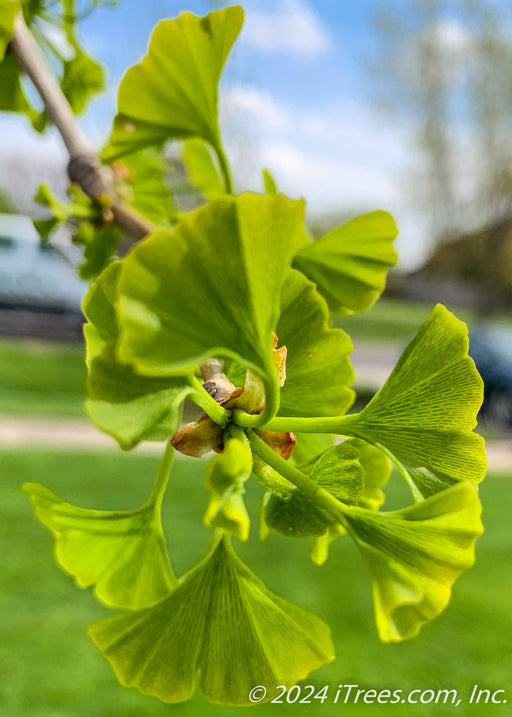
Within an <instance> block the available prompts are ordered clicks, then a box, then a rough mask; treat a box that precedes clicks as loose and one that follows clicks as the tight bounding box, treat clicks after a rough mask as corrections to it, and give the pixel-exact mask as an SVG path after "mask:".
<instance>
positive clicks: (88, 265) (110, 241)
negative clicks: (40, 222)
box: [72, 222, 123, 280]
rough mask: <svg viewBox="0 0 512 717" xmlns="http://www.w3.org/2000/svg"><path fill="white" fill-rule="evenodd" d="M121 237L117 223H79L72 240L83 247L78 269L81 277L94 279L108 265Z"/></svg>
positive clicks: (121, 231)
mask: <svg viewBox="0 0 512 717" xmlns="http://www.w3.org/2000/svg"><path fill="white" fill-rule="evenodd" d="M122 238H123V230H122V228H121V227H120V226H119V225H118V224H106V225H105V226H103V227H102V226H96V225H94V224H90V223H89V222H85V223H83V224H81V225H80V228H79V229H78V230H77V231H76V232H75V234H74V235H73V237H72V241H73V244H77V245H78V246H82V247H83V251H84V258H83V261H82V263H81V264H80V267H79V270H78V272H79V274H80V276H81V277H82V279H87V280H90V279H94V278H95V277H97V276H98V275H99V274H100V273H101V272H102V271H103V269H105V267H106V266H108V264H109V263H110V262H111V261H112V257H113V256H114V252H115V250H116V247H117V245H118V244H119V242H120V241H121V239H122Z"/></svg>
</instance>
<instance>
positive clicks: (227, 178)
mask: <svg viewBox="0 0 512 717" xmlns="http://www.w3.org/2000/svg"><path fill="white" fill-rule="evenodd" d="M212 146H213V149H214V151H215V154H216V155H217V159H218V160H219V167H220V171H221V174H222V178H223V179H224V187H225V189H226V194H233V180H232V178H231V170H230V168H229V162H228V158H227V156H226V153H225V151H224V147H223V146H222V142H221V141H220V140H219V141H218V142H215V143H213V145H212Z"/></svg>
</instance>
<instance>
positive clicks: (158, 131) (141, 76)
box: [104, 5, 243, 159]
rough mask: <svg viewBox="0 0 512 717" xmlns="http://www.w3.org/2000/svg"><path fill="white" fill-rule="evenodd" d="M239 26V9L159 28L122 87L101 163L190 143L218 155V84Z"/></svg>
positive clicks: (187, 18)
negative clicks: (200, 142)
mask: <svg viewBox="0 0 512 717" xmlns="http://www.w3.org/2000/svg"><path fill="white" fill-rule="evenodd" d="M242 23H243V9H242V8H241V7H240V6H238V5H236V6H233V7H228V8H225V9H224V10H217V11H216V12H211V13H209V14H208V15H207V16H206V17H204V18H199V17H197V16H196V15H193V14H191V13H188V12H186V13H183V14H182V15H180V16H179V17H178V18H176V19H174V20H163V21H162V22H160V23H159V24H158V25H157V26H156V28H155V30H154V32H153V35H152V37H151V41H150V43H149V49H148V54H147V55H146V56H145V57H144V58H143V59H142V61H141V62H140V63H139V64H138V65H135V66H134V67H131V68H130V69H129V70H128V72H127V73H126V74H125V76H124V78H123V80H122V81H121V85H120V87H119V96H118V115H117V117H116V119H115V121H114V128H113V131H112V136H111V139H110V144H109V146H108V147H107V148H106V149H105V151H104V156H105V158H106V159H113V158H115V157H117V156H120V155H122V154H125V153H127V152H132V151H135V150H137V149H141V148H142V147H147V146H149V145H161V144H162V143H163V142H165V141H166V140H168V139H186V138H189V137H200V138H201V139H204V140H206V141H207V142H209V143H210V144H211V145H212V146H213V147H214V148H216V149H218V148H219V146H220V138H219V128H218V121H217V91H218V84H219V80H220V75H221V72H222V68H223V66H224V63H225V62H226V59H227V57H228V54H229V51H230V50H231V47H232V45H233V43H234V41H235V40H236V38H237V36H238V33H239V32H240V29H241V27H242Z"/></svg>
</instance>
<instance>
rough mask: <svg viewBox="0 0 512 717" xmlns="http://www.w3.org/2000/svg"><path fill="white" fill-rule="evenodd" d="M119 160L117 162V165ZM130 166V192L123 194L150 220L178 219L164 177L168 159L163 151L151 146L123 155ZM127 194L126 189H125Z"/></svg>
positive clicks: (124, 160)
mask: <svg viewBox="0 0 512 717" xmlns="http://www.w3.org/2000/svg"><path fill="white" fill-rule="evenodd" d="M117 164H118V163H114V165H113V166H114V169H115V167H116V165H117ZM119 164H124V165H126V166H127V167H128V170H129V172H130V176H129V177H128V178H127V185H128V187H129V192H128V193H127V196H123V198H124V199H125V200H126V201H127V202H128V203H129V204H130V205H131V206H132V207H133V208H134V209H136V210H137V211H138V212H140V213H141V214H143V215H144V216H145V217H147V218H148V219H149V220H150V221H151V222H153V223H155V224H160V223H161V222H175V221H177V218H178V215H177V210H176V207H175V205H174V202H173V200H172V194H171V190H170V188H169V187H168V186H167V183H166V180H165V162H164V160H163V158H162V155H161V152H159V151H157V150H155V149H154V148H152V147H148V148H147V149H143V150H140V152H133V153H132V154H129V155H128V156H126V157H123V160H122V163H121V162H119ZM123 194H124V193H123Z"/></svg>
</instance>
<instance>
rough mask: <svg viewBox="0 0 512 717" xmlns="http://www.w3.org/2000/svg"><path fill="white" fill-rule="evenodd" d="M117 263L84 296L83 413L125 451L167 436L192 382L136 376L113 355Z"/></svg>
mask: <svg viewBox="0 0 512 717" xmlns="http://www.w3.org/2000/svg"><path fill="white" fill-rule="evenodd" d="M119 271H120V262H114V263H112V264H111V265H110V266H108V267H107V268H106V269H105V271H104V272H103V273H102V274H101V275H100V276H99V277H98V279H97V280H96V281H95V282H93V283H92V284H91V288H90V289H89V292H88V294H87V296H86V298H85V300H84V313H85V315H86V317H87V318H88V319H89V322H88V323H87V324H86V326H85V329H84V333H85V337H86V342H87V357H88V368H89V373H88V379H87V393H88V401H87V403H86V409H87V413H88V414H89V416H90V417H91V420H92V421H93V423H95V425H96V426H98V428H100V429H101V430H102V431H104V432H105V433H108V434H109V435H111V436H113V437H114V438H115V439H116V440H117V441H118V442H119V444H120V446H121V447H122V448H123V449H124V450H129V449H130V448H133V446H135V445H136V444H137V443H139V442H140V441H141V440H165V439H166V438H168V437H169V436H170V435H171V434H172V433H174V431H175V430H176V428H177V426H178V422H179V417H180V413H181V406H182V404H183V402H184V401H185V398H186V397H187V396H188V395H189V394H190V393H191V391H192V387H191V385H190V382H189V380H188V378H187V377H173V378H151V377H147V376H141V375H139V374H138V373H137V372H136V371H135V370H134V368H133V367H132V366H130V365H128V364H124V363H122V362H120V361H119V359H118V356H117V334H118V329H117V319H116V313H115V308H114V304H115V301H116V298H117V284H118V279H119Z"/></svg>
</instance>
